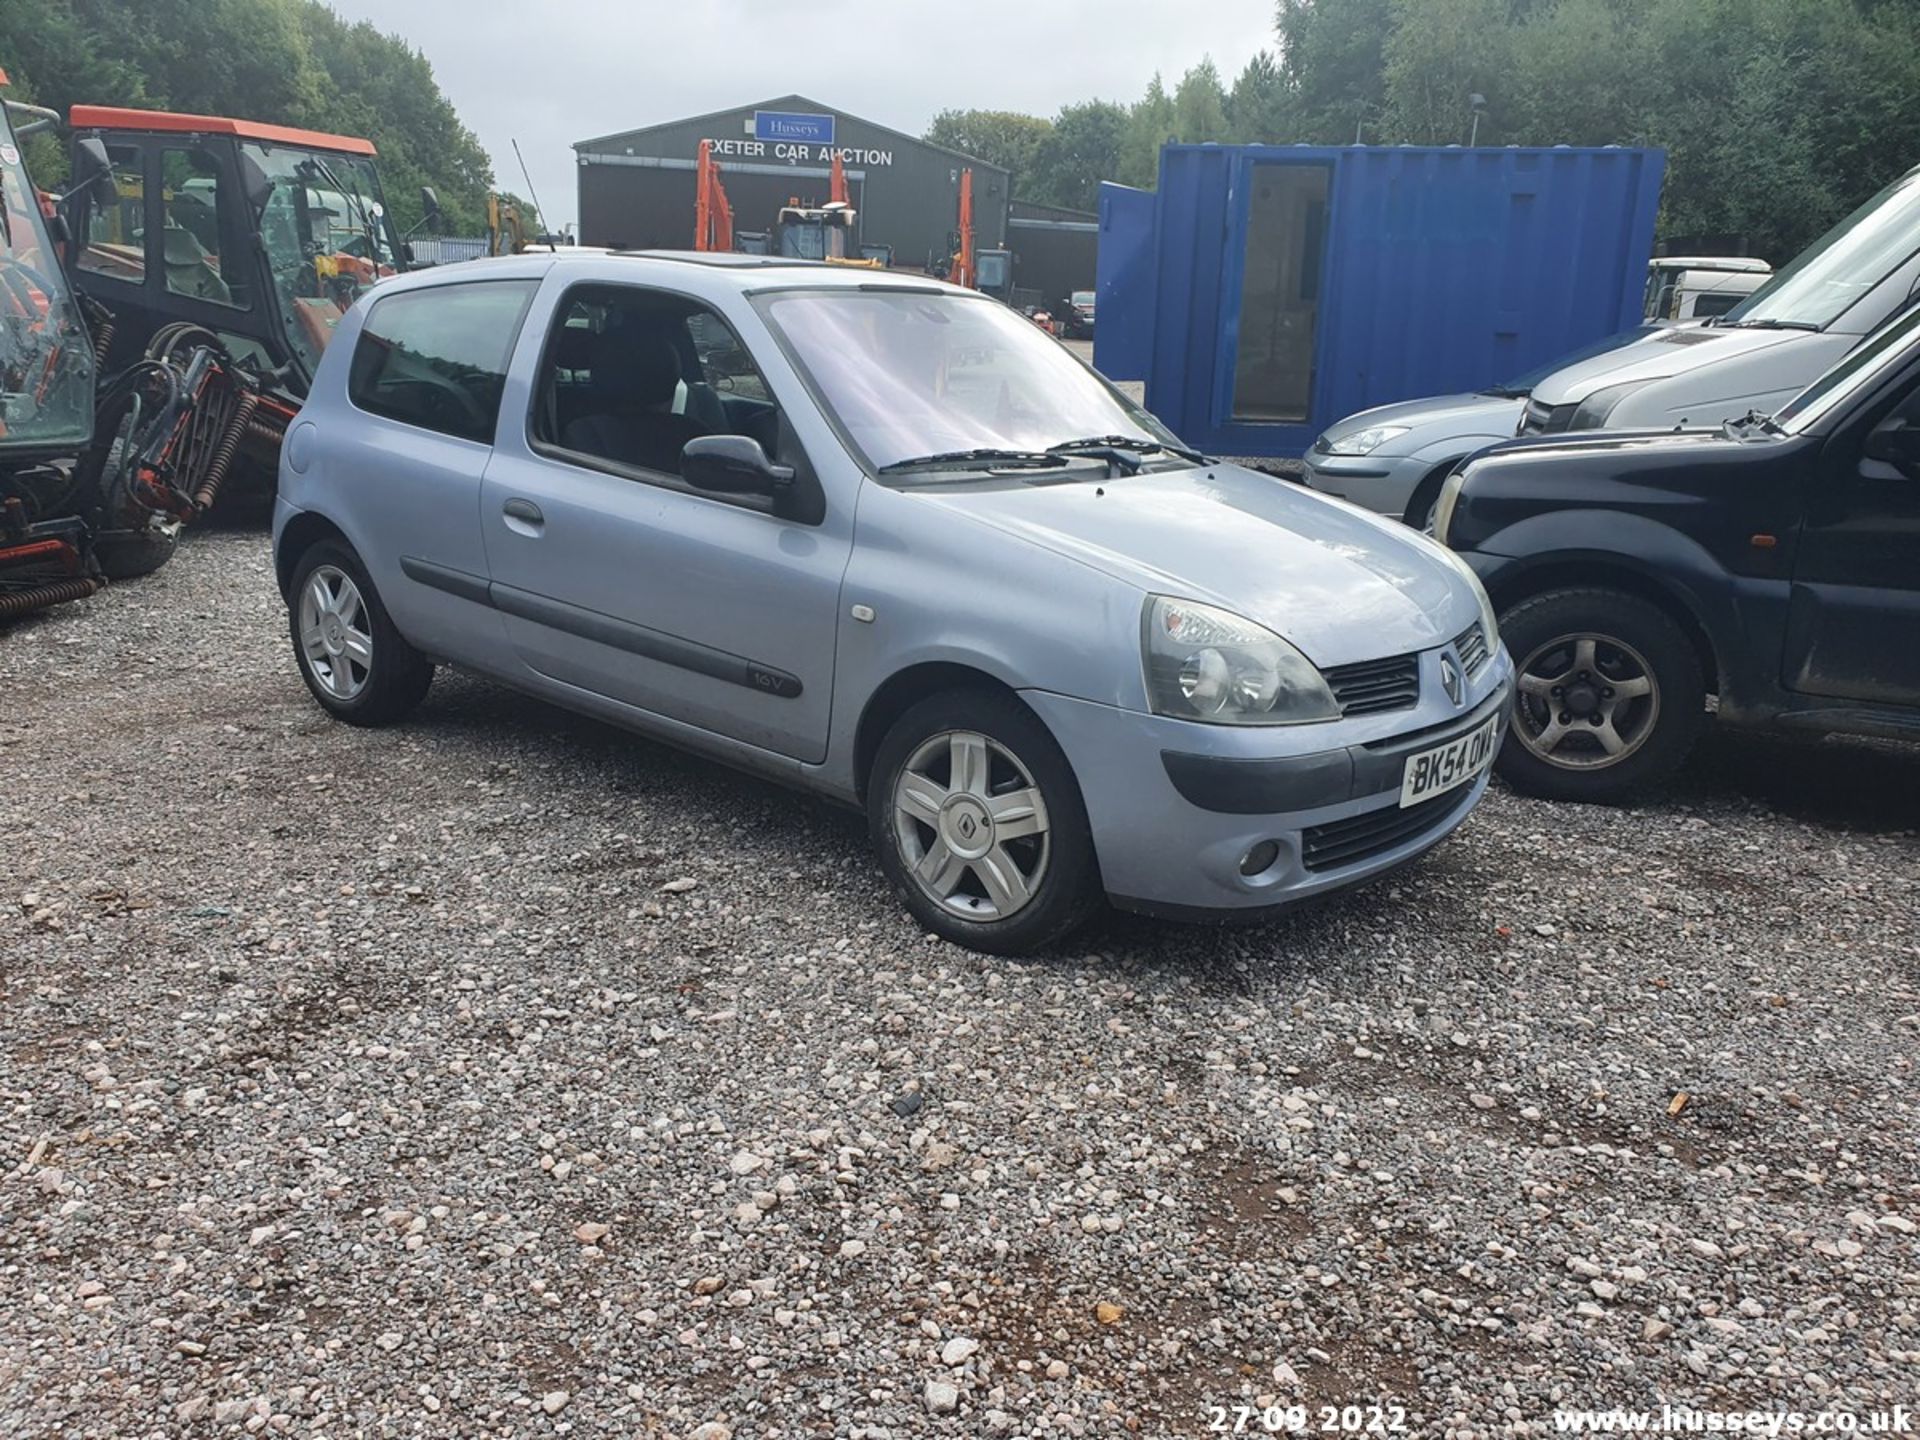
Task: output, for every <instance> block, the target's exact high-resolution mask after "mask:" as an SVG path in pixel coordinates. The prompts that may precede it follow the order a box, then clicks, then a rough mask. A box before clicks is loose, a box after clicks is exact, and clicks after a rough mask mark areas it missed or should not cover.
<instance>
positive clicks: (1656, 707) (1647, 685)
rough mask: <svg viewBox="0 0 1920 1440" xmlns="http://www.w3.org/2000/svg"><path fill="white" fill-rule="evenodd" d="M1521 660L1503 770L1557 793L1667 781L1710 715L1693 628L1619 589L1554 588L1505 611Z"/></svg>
mask: <svg viewBox="0 0 1920 1440" xmlns="http://www.w3.org/2000/svg"><path fill="white" fill-rule="evenodd" d="M1500 636H1501V639H1503V640H1504V641H1505V642H1506V646H1507V649H1508V651H1509V652H1510V653H1511V654H1512V656H1513V659H1514V670H1515V686H1516V688H1515V691H1514V699H1513V717H1512V722H1513V723H1512V724H1511V726H1510V727H1509V729H1508V733H1507V742H1506V744H1505V745H1504V746H1503V747H1502V748H1501V751H1500V759H1499V762H1498V767H1497V768H1498V769H1499V772H1500V775H1501V778H1503V779H1504V780H1505V781H1506V782H1507V783H1508V784H1509V785H1511V786H1513V788H1514V789H1516V790H1519V791H1522V792H1524V793H1526V794H1528V795H1538V796H1541V797H1543V798H1545V799H1549V800H1588V801H1610V800H1618V799H1621V798H1623V797H1625V796H1627V795H1631V794H1632V793H1634V792H1635V791H1638V790H1644V789H1645V788H1647V787H1648V786H1650V785H1653V784H1655V783H1656V782H1658V781H1660V780H1663V779H1665V778H1666V777H1667V776H1669V775H1671V774H1672V773H1673V772H1674V771H1675V770H1677V769H1678V768H1679V767H1680V764H1681V762H1682V761H1683V760H1685V759H1686V756H1687V751H1688V750H1689V749H1691V748H1692V746H1693V742H1694V740H1695V739H1696V738H1697V737H1698V736H1699V734H1700V730H1701V727H1702V726H1703V725H1704V724H1705V722H1706V682H1705V679H1704V677H1703V676H1702V673H1701V668H1700V658H1699V656H1698V654H1697V653H1696V652H1695V650H1694V648H1693V645H1692V643H1691V642H1690V641H1689V640H1688V639H1687V636H1686V635H1685V633H1684V632H1683V631H1682V630H1681V629H1680V627H1679V626H1678V625H1677V624H1675V623H1674V621H1673V619H1672V617H1671V616H1669V615H1668V614H1667V613H1666V612H1665V611H1663V610H1661V609H1660V608H1659V607H1658V606H1657V605H1654V604H1652V603H1651V602H1649V601H1646V600H1643V599H1641V598H1640V597H1639V596H1637V595H1630V594H1628V593H1626V592H1624V591H1620V590H1607V589H1584V588H1583V589H1569V590H1552V591H1548V592H1547V593H1546V594H1543V595H1535V596H1534V597H1532V598H1531V599H1528V600H1523V601H1522V602H1520V603H1519V604H1518V605H1516V606H1514V607H1513V609H1511V610H1509V611H1508V612H1507V613H1505V614H1504V615H1502V616H1501V617H1500Z"/></svg>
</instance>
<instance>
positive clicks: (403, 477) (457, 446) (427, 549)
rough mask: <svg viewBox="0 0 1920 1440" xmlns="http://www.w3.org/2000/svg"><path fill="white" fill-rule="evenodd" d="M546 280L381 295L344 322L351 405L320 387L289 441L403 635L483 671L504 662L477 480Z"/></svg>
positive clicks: (292, 455) (316, 497)
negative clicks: (512, 364)
mask: <svg viewBox="0 0 1920 1440" xmlns="http://www.w3.org/2000/svg"><path fill="white" fill-rule="evenodd" d="M539 284H540V282H539V280H538V278H537V277H529V276H526V275H520V276H512V275H508V276H503V277H500V278H497V279H477V280H466V281H464V282H461V283H457V284H439V285H428V286H419V287H415V288H402V289H399V290H394V291H388V292H383V293H377V294H376V295H375V296H374V298H373V299H372V300H371V301H370V302H369V303H368V306H367V308H366V310H365V312H364V314H357V315H356V317H355V320H354V322H352V323H353V324H357V326H358V328H357V330H355V329H352V328H351V327H350V328H349V329H347V330H343V331H342V338H343V341H344V343H349V344H351V345H352V347H353V349H352V356H351V359H350V360H349V362H348V367H347V381H346V387H345V390H346V394H345V401H346V406H345V407H343V406H342V405H341V404H340V403H339V401H338V400H337V399H336V398H335V397H336V394H337V392H336V391H335V390H334V389H333V388H332V387H325V388H323V389H322V390H321V391H320V392H319V393H318V394H317V395H316V397H315V399H314V400H313V401H312V402H311V403H309V404H308V405H307V406H306V408H305V409H303V410H302V411H301V413H300V417H299V418H298V419H297V420H296V421H295V422H294V428H293V430H292V431H291V432H290V433H289V436H288V441H287V454H288V463H289V465H290V466H292V467H295V468H296V469H300V470H302V471H310V472H311V473H310V475H309V477H308V489H309V491H310V495H311V499H312V500H313V501H314V502H315V503H316V504H317V506H318V508H319V509H320V510H321V511H322V513H324V514H325V515H326V516H327V517H328V518H329V519H330V520H332V521H333V522H334V523H335V524H337V525H339V526H340V527H341V529H342V530H344V531H345V532H346V534H347V537H348V539H349V540H350V541H351V542H352V544H353V546H354V548H355V549H356V550H357V551H358V552H359V554H360V557H361V559H362V560H363V561H364V562H365V564H366V566H367V569H368V571H369V572H370V573H371V574H372V576H373V581H374V584H375V585H376V586H377V587H378V588H379V590H380V594H381V595H382V596H383V597H384V598H385V600H386V603H387V608H388V610H389V611H390V612H391V613H392V615H393V617H394V621H395V623H396V624H398V625H399V627H400V629H401V632H402V633H403V634H405V635H406V636H407V638H408V639H409V640H411V641H412V642H413V643H414V644H415V645H416V646H418V647H419V648H420V649H422V650H426V651H428V652H429V653H430V654H433V655H436V656H438V657H440V658H442V659H445V660H453V661H458V662H461V663H463V664H469V665H474V666H476V667H479V668H482V669H491V670H499V669H501V668H502V666H501V662H500V652H501V646H502V641H503V636H502V633H501V622H500V617H499V616H498V615H497V614H496V613H495V612H494V610H493V609H492V608H491V606H490V605H489V603H488V599H487V579H486V576H487V561H486V550H485V544H484V542H483V540H482V539H481V511H480V485H481V475H482V472H483V471H484V470H485V469H486V465H487V459H488V456H489V454H490V453H491V452H490V448H489V442H490V441H491V439H492V437H493V434H494V431H495V428H496V426H497V423H498V419H497V417H498V414H499V411H500V403H501V401H500V397H501V392H502V391H503V389H504V388H505V384H506V369H507V364H508V362H509V359H510V357H511V356H512V354H513V351H514V346H515V341H516V339H517V338H518V336H519V333H520V327H521V325H522V323H523V319H522V317H523V316H524V315H525V314H526V312H527V308H528V306H529V304H530V303H531V302H532V301H533V299H534V297H535V295H536V294H537V293H538V290H539ZM335 363H336V364H337V363H338V362H337V361H336V362H335ZM336 373H337V372H336Z"/></svg>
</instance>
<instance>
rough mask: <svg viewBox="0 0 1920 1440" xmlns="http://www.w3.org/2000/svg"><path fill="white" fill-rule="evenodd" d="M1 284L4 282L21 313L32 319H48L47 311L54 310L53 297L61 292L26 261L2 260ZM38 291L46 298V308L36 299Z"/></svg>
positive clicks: (0, 264) (0, 263) (0, 268)
mask: <svg viewBox="0 0 1920 1440" xmlns="http://www.w3.org/2000/svg"><path fill="white" fill-rule="evenodd" d="M0 282H4V283H5V285H6V287H7V291H8V293H9V294H10V295H11V296H12V298H13V301H14V303H15V304H16V305H18V306H19V307H20V313H21V314H22V315H25V316H28V317H30V318H32V319H44V318H46V314H47V310H48V309H50V308H52V305H53V297H54V296H55V295H57V294H59V293H60V292H59V291H58V290H56V289H55V288H54V286H53V283H52V282H51V281H50V280H48V279H47V277H46V276H44V275H42V274H41V273H40V272H39V271H38V270H36V269H34V268H33V266H31V265H29V264H27V262H26V261H24V260H12V259H9V260H0ZM35 290H38V291H39V292H40V294H41V295H43V296H45V297H46V308H42V306H41V303H40V301H38V300H36V299H35V298H34V294H33V292H34V291H35Z"/></svg>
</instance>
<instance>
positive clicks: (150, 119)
mask: <svg viewBox="0 0 1920 1440" xmlns="http://www.w3.org/2000/svg"><path fill="white" fill-rule="evenodd" d="M67 123H68V124H69V125H71V126H72V127H73V128H74V129H75V130H164V131H167V132H168V133H170V134H171V133H176V132H177V133H180V134H185V135H237V136H239V137H240V138H241V139H242V140H262V141H265V142H267V143H268V144H270V145H297V146H299V147H301V148H302V149H306V150H334V151H337V152H339V153H340V154H343V155H372V154H374V153H375V151H374V148H373V142H372V141H371V140H364V139H362V138H360V137H359V136H357V135H329V134H327V133H326V132H325V131H324V130H296V129H294V128H293V127H291V126H288V125H264V124H261V123H260V122H258V121H255V120H234V119H230V118H228V117H227V116H224V115H182V114H179V113H177V112H174V111H171V110H129V109H126V108H124V107H122V106H119V105H75V106H73V107H72V108H71V109H70V110H68V111H67Z"/></svg>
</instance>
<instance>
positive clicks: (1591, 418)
mask: <svg viewBox="0 0 1920 1440" xmlns="http://www.w3.org/2000/svg"><path fill="white" fill-rule="evenodd" d="M1647 383H1649V382H1647V381H1645V380H1629V381H1627V382H1626V383H1625V384H1622V385H1609V386H1607V387H1606V389H1604V390H1596V391H1594V392H1593V393H1592V394H1591V395H1589V396H1587V398H1586V399H1584V400H1582V401H1581V402H1580V404H1579V406H1578V407H1577V408H1576V409H1575V410H1574V412H1573V420H1572V422H1571V423H1569V424H1568V426H1567V428H1568V429H1569V430H1604V429H1606V426H1607V419H1608V417H1609V416H1611V415H1612V414H1613V412H1614V411H1615V410H1616V409H1617V408H1619V405H1620V402H1621V401H1622V400H1624V399H1626V398H1627V396H1629V395H1631V394H1632V393H1633V392H1634V391H1636V390H1638V389H1639V388H1640V387H1641V386H1642V385H1645V384H1647Z"/></svg>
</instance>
